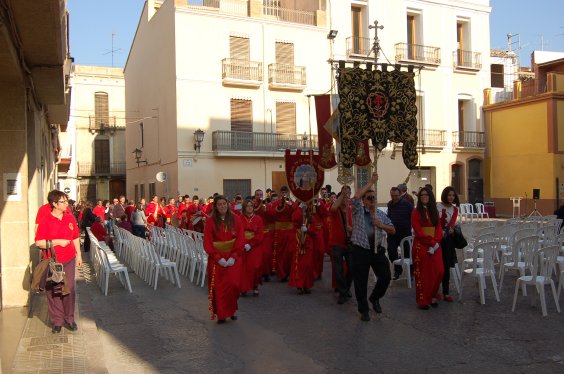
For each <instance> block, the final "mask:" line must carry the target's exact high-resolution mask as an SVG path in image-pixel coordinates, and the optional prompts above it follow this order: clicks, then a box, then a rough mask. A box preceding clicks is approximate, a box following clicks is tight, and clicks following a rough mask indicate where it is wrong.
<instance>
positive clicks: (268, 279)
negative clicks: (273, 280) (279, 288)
mask: <svg viewBox="0 0 564 374" xmlns="http://www.w3.org/2000/svg"><path fill="white" fill-rule="evenodd" d="M262 280H263V281H265V282H270V275H263V277H262Z"/></svg>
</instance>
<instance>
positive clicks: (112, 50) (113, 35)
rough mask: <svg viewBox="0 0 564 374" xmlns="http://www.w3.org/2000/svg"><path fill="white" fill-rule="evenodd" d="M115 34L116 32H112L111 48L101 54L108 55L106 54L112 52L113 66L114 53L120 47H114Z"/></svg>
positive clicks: (119, 49)
mask: <svg viewBox="0 0 564 374" xmlns="http://www.w3.org/2000/svg"><path fill="white" fill-rule="evenodd" d="M115 36H116V33H114V32H112V49H110V50H109V51H108V52H106V53H103V54H102V55H103V56H105V55H108V54H110V53H111V54H112V67H114V53H116V52H119V51H121V48H118V49H114V38H115Z"/></svg>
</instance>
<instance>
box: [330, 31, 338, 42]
mask: <svg viewBox="0 0 564 374" xmlns="http://www.w3.org/2000/svg"><path fill="white" fill-rule="evenodd" d="M338 32H339V31H337V30H330V31H329V34H327V39H330V40H332V39H335V38H336V37H337V33H338Z"/></svg>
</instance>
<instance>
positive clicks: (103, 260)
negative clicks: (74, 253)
mask: <svg viewBox="0 0 564 374" xmlns="http://www.w3.org/2000/svg"><path fill="white" fill-rule="evenodd" d="M86 231H87V235H88V236H89V237H90V253H91V259H92V264H93V267H94V273H95V274H96V279H97V280H98V286H99V287H100V290H102V291H103V292H104V296H108V286H109V282H110V274H115V275H116V277H117V278H118V279H119V281H120V282H121V284H122V285H123V286H124V287H125V288H126V289H127V290H128V291H129V292H133V290H132V289H131V282H130V281H129V275H128V270H127V266H125V265H123V264H122V263H121V262H120V261H119V259H118V258H117V257H116V255H115V253H114V252H113V251H112V250H111V249H110V248H109V247H108V246H107V245H106V243H100V242H99V241H98V239H96V237H95V236H94V235H93V234H92V232H91V231H90V228H89V227H88V228H87V229H86Z"/></svg>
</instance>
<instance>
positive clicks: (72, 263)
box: [35, 190, 82, 334]
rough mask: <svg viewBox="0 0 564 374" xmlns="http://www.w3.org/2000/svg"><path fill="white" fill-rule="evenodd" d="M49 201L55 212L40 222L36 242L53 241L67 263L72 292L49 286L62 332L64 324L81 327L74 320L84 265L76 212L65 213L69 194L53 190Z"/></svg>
mask: <svg viewBox="0 0 564 374" xmlns="http://www.w3.org/2000/svg"><path fill="white" fill-rule="evenodd" d="M47 201H48V202H49V205H50V206H51V214H49V215H46V216H45V217H44V218H43V220H42V221H41V222H40V223H39V225H38V226H37V232H36V234H35V245H36V246H38V247H39V248H41V249H44V250H46V249H47V246H48V243H47V242H51V243H49V244H51V245H52V246H53V249H54V252H55V257H56V259H57V262H60V263H62V264H63V270H64V272H65V275H66V280H65V288H66V289H68V294H61V293H59V292H56V289H55V288H51V289H50V288H48V289H47V305H48V310H49V318H50V320H51V324H52V325H53V327H52V330H51V331H52V332H53V333H54V334H58V333H60V332H61V328H62V326H63V325H64V326H65V327H66V328H67V329H69V330H71V331H76V330H77V329H78V326H77V325H76V322H75V320H74V307H75V297H76V296H75V295H76V294H75V268H77V267H81V266H82V256H81V253H80V239H79V237H80V231H79V229H78V225H77V223H76V220H75V219H74V216H73V215H72V214H64V213H65V212H66V210H67V206H68V198H67V195H66V194H65V193H64V192H62V191H57V190H53V191H51V192H49V195H48V196H47ZM44 256H45V257H51V253H45V254H44ZM48 287H51V286H48Z"/></svg>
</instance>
